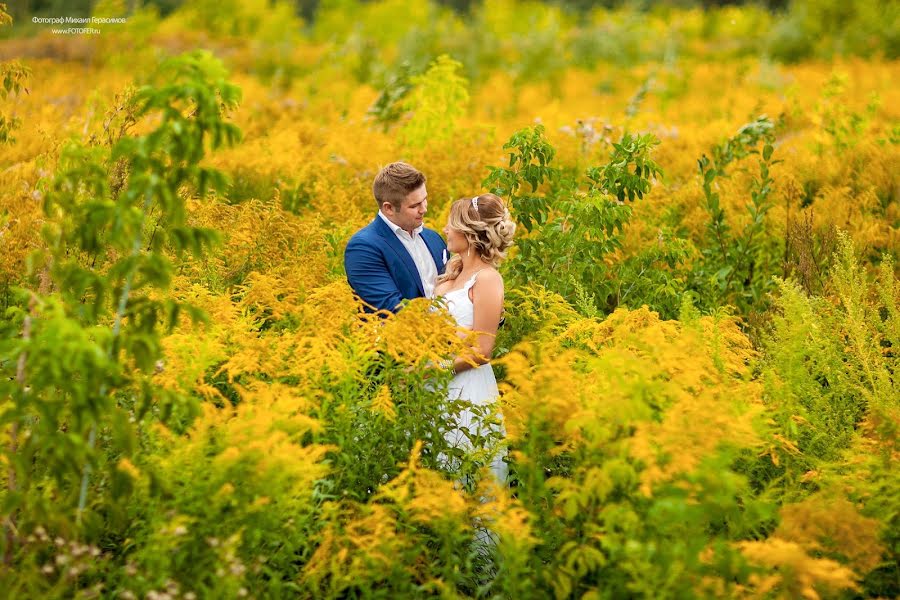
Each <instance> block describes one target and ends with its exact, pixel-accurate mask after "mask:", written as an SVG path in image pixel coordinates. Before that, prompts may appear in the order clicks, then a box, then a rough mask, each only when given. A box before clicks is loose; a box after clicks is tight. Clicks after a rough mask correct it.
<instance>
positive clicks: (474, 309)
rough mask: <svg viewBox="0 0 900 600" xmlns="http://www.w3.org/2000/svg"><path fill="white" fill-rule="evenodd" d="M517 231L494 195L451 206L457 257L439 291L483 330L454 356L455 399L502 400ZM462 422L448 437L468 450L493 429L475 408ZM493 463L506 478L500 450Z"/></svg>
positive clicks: (447, 231)
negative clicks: (498, 374) (502, 343)
mask: <svg viewBox="0 0 900 600" xmlns="http://www.w3.org/2000/svg"><path fill="white" fill-rule="evenodd" d="M515 229H516V225H515V223H513V221H512V220H511V219H510V214H509V210H507V208H506V206H505V205H504V204H503V200H501V199H500V198H499V197H498V196H495V195H494V194H481V195H479V196H475V197H474V198H461V199H459V200H457V201H456V202H454V203H453V206H451V207H450V217H449V219H448V221H447V226H446V227H445V228H444V236H445V237H446V239H447V248H448V250H449V251H450V252H452V253H453V255H454V256H453V258H451V259H450V261H449V262H448V263H447V266H446V270H445V272H444V274H443V275H441V276H440V277H439V278H438V280H437V287H436V288H435V295H436V296H437V297H440V298H443V299H444V301H445V302H446V305H447V309H448V310H449V311H450V314H451V315H452V316H453V318H454V319H455V320H456V322H457V324H459V326H460V327H461V328H463V329H467V330H469V331H474V332H476V334H477V337H476V339H477V342H476V343H475V345H474V346H473V347H472V350H471V352H469V353H468V354H465V355H461V356H457V357H455V358H454V360H453V363H452V369H453V372H454V377H453V380H452V381H451V382H450V385H449V387H448V392H449V397H450V398H451V399H462V400H468V401H469V402H471V403H472V404H474V405H477V406H485V405H489V404H492V403H494V402H496V401H497V398H498V395H499V392H498V390H497V380H496V379H495V377H494V370H493V369H492V368H491V364H490V359H491V353H492V352H493V350H494V340H495V337H496V335H497V328H498V327H499V325H500V317H501V313H502V311H503V277H502V276H501V275H500V273H499V272H498V271H497V267H498V266H499V264H500V262H501V261H502V260H503V258H504V257H505V255H506V250H507V249H508V248H509V246H510V244H512V239H513V233H514V232H515ZM458 425H459V426H458V427H457V428H455V429H453V430H451V431H448V432H447V434H446V437H447V440H448V442H450V443H451V444H452V445H455V446H457V447H462V448H464V449H465V450H466V451H471V450H472V445H471V443H470V442H469V436H470V435H485V434H486V433H487V432H488V431H489V430H488V427H487V426H485V425H483V424H482V423H481V419H480V418H479V417H478V416H476V415H475V414H474V413H473V412H472V411H471V410H464V411H462V413H461V414H460V416H459V422H458ZM464 430H465V431H464ZM494 431H495V432H500V433H501V434H502V426H500V427H499V428H498V427H497V426H496V425H495V426H494ZM467 433H468V435H467ZM490 466H491V471H492V473H493V474H494V476H495V477H496V478H497V479H498V481H500V482H505V481H506V475H507V469H506V463H504V462H503V457H502V455H501V454H500V453H499V452H497V453H495V455H494V456H492V457H491V459H490Z"/></svg>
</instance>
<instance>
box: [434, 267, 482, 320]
mask: <svg viewBox="0 0 900 600" xmlns="http://www.w3.org/2000/svg"><path fill="white" fill-rule="evenodd" d="M479 273H481V271H475V273H474V274H473V275H472V276H471V277H469V280H468V281H466V283H465V284H464V285H463V286H462V287H461V288H459V289H458V290H453V291H452V292H447V293H446V294H442V295H441V296H442V297H443V298H444V300H446V302H447V310H448V311H449V312H450V316H452V317H453V318H454V319H455V320H456V323H457V325H459V326H460V327H466V328H468V329H472V326H473V325H474V324H475V305H474V304H472V300H470V299H469V290H470V289H471V287H472V286H473V285H475V278H476V277H477V276H478V274H479Z"/></svg>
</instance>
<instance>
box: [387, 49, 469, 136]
mask: <svg viewBox="0 0 900 600" xmlns="http://www.w3.org/2000/svg"><path fill="white" fill-rule="evenodd" d="M461 69H462V65H461V64H460V63H458V62H457V61H455V60H453V59H452V58H450V57H449V56H446V55H442V56H439V57H438V58H437V60H435V61H434V63H433V64H432V65H431V66H430V67H429V69H428V70H427V71H426V72H425V73H424V74H423V75H416V76H413V77H411V78H410V85H412V86H413V88H412V90H411V91H410V92H409V94H408V95H406V96H405V98H404V99H403V100H402V101H401V106H402V108H403V110H404V111H405V112H407V113H409V114H410V117H409V120H408V121H406V122H405V123H404V124H403V127H402V128H401V130H400V136H401V137H402V139H403V141H404V144H405V145H406V146H407V147H409V148H422V147H423V146H425V144H431V143H446V142H448V141H450V140H451V139H452V136H453V133H454V132H455V131H456V122H457V121H458V120H459V118H460V117H461V116H463V115H464V114H465V112H466V109H467V107H468V103H469V91H468V81H466V79H465V78H464V77H463V76H462V75H460V73H459V71H460V70H461Z"/></svg>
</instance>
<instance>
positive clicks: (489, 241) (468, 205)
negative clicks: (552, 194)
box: [438, 194, 516, 282]
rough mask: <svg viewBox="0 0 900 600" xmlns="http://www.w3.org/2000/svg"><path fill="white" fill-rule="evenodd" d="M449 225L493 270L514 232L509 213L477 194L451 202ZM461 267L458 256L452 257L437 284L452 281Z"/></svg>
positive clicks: (497, 202)
mask: <svg viewBox="0 0 900 600" xmlns="http://www.w3.org/2000/svg"><path fill="white" fill-rule="evenodd" d="M449 225H450V227H451V229H454V230H456V231H458V232H459V233H461V234H463V235H464V236H466V240H468V242H469V249H470V250H471V251H472V252H478V254H479V255H480V256H481V258H482V260H484V261H485V262H486V263H488V264H490V265H491V266H493V267H495V268H496V267H497V266H499V265H500V262H501V261H502V260H503V259H504V258H505V257H506V250H507V249H508V248H509V247H510V245H512V240H513V234H514V233H515V231H516V224H515V223H514V222H513V221H512V219H511V218H510V216H509V210H508V209H507V208H506V205H504V204H503V200H501V199H500V197H499V196H496V195H494V194H480V195H478V196H475V197H474V198H460V199H459V200H457V201H456V202H454V203H453V206H451V207H450V219H449ZM462 268H463V264H462V256H460V255H459V254H456V255H454V256H453V258H451V259H450V261H449V262H448V263H447V267H446V269H445V271H444V274H443V275H441V276H440V277H438V282H441V281H447V280H453V279H456V278H457V277H459V274H460V273H461V272H462Z"/></svg>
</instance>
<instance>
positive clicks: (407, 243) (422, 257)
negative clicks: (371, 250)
mask: <svg viewBox="0 0 900 600" xmlns="http://www.w3.org/2000/svg"><path fill="white" fill-rule="evenodd" d="M378 216H379V217H381V219H382V220H383V221H384V222H385V223H387V226H388V227H390V228H391V231H393V232H394V235H396V236H397V239H398V240H400V243H401V244H403V247H404V248H406V251H407V252H409V255H410V256H411V257H412V259H413V262H414V263H416V268H417V269H418V270H419V277H420V278H421V279H422V289H423V290H425V297H426V298H433V297H434V283H435V280H436V279H437V276H438V273H437V266H436V265H435V264H434V258H433V257H432V256H431V252H430V251H429V250H428V246H426V245H425V240H423V239H422V236H421V235H420V234H421V233H422V229H423V228H424V225H419V226H418V227H416V228H415V229H413V232H412V235H409V232H407V231H406V230H404V229H403V228H402V227H400V226H399V225H395V224H394V223H392V222H391V220H390V219H388V218H387V217H386V216H384V213H383V212H381V211H380V210H379V211H378Z"/></svg>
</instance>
